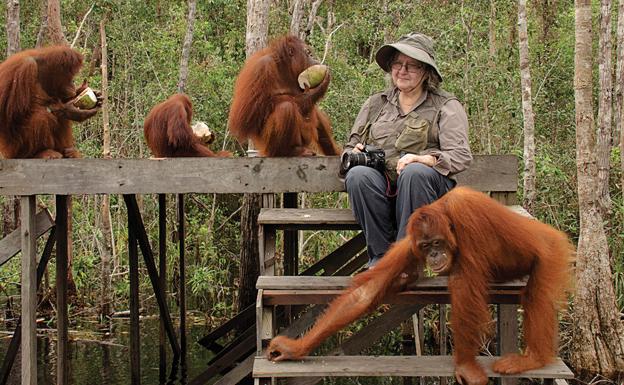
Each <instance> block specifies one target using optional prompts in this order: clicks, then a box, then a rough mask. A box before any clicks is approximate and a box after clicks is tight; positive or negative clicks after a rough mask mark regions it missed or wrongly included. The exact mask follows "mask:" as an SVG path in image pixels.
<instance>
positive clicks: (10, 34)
mask: <svg viewBox="0 0 624 385" xmlns="http://www.w3.org/2000/svg"><path fill="white" fill-rule="evenodd" d="M6 6H7V19H6V31H7V57H9V56H11V55H13V54H14V53H16V52H19V51H20V50H21V48H20V2H19V0H7V5H6Z"/></svg>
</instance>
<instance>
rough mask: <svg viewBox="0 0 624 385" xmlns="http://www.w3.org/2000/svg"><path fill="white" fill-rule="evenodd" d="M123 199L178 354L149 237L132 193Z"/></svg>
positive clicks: (174, 348)
mask: <svg viewBox="0 0 624 385" xmlns="http://www.w3.org/2000/svg"><path fill="white" fill-rule="evenodd" d="M124 201H125V202H126V206H127V207H128V223H129V226H130V228H131V229H132V230H133V235H134V237H136V240H137V241H138V244H139V247H140V248H141V254H143V261H144V262H145V267H146V268H147V273H148V276H149V278H150V281H151V283H152V289H153V290H154V295H155V297H156V302H157V303H158V309H159V311H160V317H161V319H163V321H164V323H165V331H166V332H167V337H168V338H169V343H170V344H171V349H172V350H173V354H174V356H179V355H180V345H179V344H178V340H177V338H176V335H175V331H174V330H173V322H172V321H171V316H170V315H169V308H168V307H167V302H166V299H165V296H164V291H163V288H162V286H161V284H160V277H159V276H158V270H157V269H156V263H155V262H154V255H153V254H152V248H151V247H150V244H149V239H148V238H147V233H146V231H145V226H144V225H143V219H142V218H141V213H140V212H139V206H138V204H137V201H136V197H135V196H134V195H129V194H126V195H124Z"/></svg>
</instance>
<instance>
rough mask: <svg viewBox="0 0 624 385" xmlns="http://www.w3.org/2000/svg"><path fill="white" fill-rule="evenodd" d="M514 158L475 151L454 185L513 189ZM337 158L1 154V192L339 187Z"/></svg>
mask: <svg viewBox="0 0 624 385" xmlns="http://www.w3.org/2000/svg"><path fill="white" fill-rule="evenodd" d="M517 164H518V163H517V158H516V157H515V156H513V155H481V156H479V155H477V156H475V159H474V161H473V164H472V166H471V168H470V169H469V170H468V171H466V172H464V173H462V174H460V176H459V177H458V180H459V183H460V184H464V185H470V186H473V187H474V188H476V189H478V190H481V191H494V192H496V191H516V190H517V175H518V170H517ZM338 167H339V159H338V157H337V156H314V157H298V158H261V157H254V158H170V159H54V160H49V159H6V160H0V195H31V194H59V195H75V194H150V193H280V192H325V191H344V183H343V181H342V180H341V179H339V178H338Z"/></svg>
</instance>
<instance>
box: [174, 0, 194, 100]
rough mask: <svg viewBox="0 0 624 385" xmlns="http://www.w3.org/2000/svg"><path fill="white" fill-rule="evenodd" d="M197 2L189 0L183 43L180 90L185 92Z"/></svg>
mask: <svg viewBox="0 0 624 385" xmlns="http://www.w3.org/2000/svg"><path fill="white" fill-rule="evenodd" d="M196 9H197V2H196V1H195V0H189V2H188V15H187V18H186V35H185V36H184V43H183V44H182V56H181V57H180V77H179V79H178V92H184V90H185V89H186V79H187V78H188V72H189V70H188V64H189V56H190V53H191V45H192V44H193V29H194V27H195V10H196Z"/></svg>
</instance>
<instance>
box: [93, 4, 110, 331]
mask: <svg viewBox="0 0 624 385" xmlns="http://www.w3.org/2000/svg"><path fill="white" fill-rule="evenodd" d="M107 19H108V14H107V13H106V12H105V13H104V15H103V16H102V20H100V43H101V44H100V47H101V50H100V52H101V63H102V64H101V71H102V99H103V102H102V140H103V144H102V156H103V158H104V159H111V158H112V157H111V135H110V125H109V104H108V57H107V55H108V53H107V49H108V47H107V44H106V21H107ZM95 59H96V58H93V60H94V61H95ZM100 214H101V215H100V229H101V232H102V238H103V241H102V248H101V250H100V254H101V257H100V258H101V262H102V266H101V274H102V292H101V293H102V296H101V302H100V315H101V319H102V320H104V319H105V317H107V316H108V315H109V314H111V312H112V311H111V310H112V309H111V304H112V302H113V296H112V290H111V260H112V259H114V255H113V254H114V244H115V242H114V239H113V231H112V226H111V213H110V196H109V195H104V196H103V197H102V209H101V213H100Z"/></svg>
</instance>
